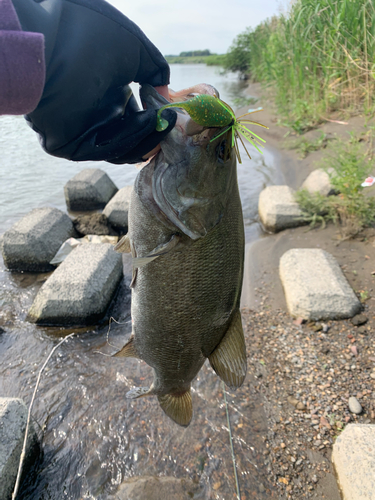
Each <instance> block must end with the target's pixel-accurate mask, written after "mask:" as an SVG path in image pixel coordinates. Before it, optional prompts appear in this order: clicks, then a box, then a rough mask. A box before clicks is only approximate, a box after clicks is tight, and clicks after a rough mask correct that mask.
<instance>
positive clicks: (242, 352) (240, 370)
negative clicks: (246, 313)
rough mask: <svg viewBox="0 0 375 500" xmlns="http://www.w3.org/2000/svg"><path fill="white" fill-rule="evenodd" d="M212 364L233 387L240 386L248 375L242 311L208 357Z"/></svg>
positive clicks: (236, 315)
mask: <svg viewBox="0 0 375 500" xmlns="http://www.w3.org/2000/svg"><path fill="white" fill-rule="evenodd" d="M208 359H209V361H210V365H211V366H212V368H213V369H214V370H215V372H216V373H217V374H218V375H219V377H220V378H221V379H222V380H223V381H224V383H225V384H226V385H227V386H228V387H230V388H231V389H236V388H237V387H240V386H241V385H242V383H243V381H244V380H245V376H246V367H247V361H246V346H245V338H244V334H243V329H242V322H241V313H240V311H239V310H237V311H236V313H235V315H234V317H233V319H232V322H231V324H230V326H229V328H228V330H227V332H226V333H225V335H224V337H223V339H222V340H221V342H220V344H219V345H218V346H217V347H216V349H215V350H214V351H213V353H212V354H211V355H210V356H209V357H208Z"/></svg>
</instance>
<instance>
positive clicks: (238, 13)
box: [107, 0, 287, 55]
mask: <svg viewBox="0 0 375 500" xmlns="http://www.w3.org/2000/svg"><path fill="white" fill-rule="evenodd" d="M107 1H109V3H111V4H112V5H114V6H115V7H116V8H117V9H118V10H120V11H121V12H122V13H123V14H125V15H126V16H127V17H129V18H130V19H131V20H132V21H134V22H135V23H136V24H138V26H139V27H140V28H141V29H142V31H143V32H144V33H145V34H146V35H147V37H148V38H149V39H150V40H151V41H152V42H153V43H154V44H155V45H156V46H157V47H158V49H159V50H160V52H161V53H162V54H163V55H170V54H173V55H178V54H179V53H180V52H183V51H187V50H205V49H209V50H210V51H211V52H213V53H217V54H224V53H226V52H227V50H228V49H229V47H230V45H231V44H232V42H233V40H234V38H235V37H236V36H237V35H238V34H239V33H241V32H242V31H244V30H245V29H246V28H247V27H248V26H250V27H252V28H255V27H256V26H257V25H258V24H259V23H260V22H261V21H263V20H265V19H267V18H268V17H272V16H273V15H274V14H278V13H279V12H280V10H284V11H285V5H286V4H287V0H215V1H212V0H210V1H207V0H206V1H205V0H184V1H182V0H107Z"/></svg>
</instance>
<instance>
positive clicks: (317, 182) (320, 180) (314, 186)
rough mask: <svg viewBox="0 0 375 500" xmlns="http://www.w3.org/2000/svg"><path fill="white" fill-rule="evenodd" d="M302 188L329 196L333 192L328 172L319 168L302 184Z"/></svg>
mask: <svg viewBox="0 0 375 500" xmlns="http://www.w3.org/2000/svg"><path fill="white" fill-rule="evenodd" d="M302 189H306V190H307V191H309V193H312V194H313V193H320V194H322V195H323V196H328V195H329V194H332V193H333V188H332V185H331V180H330V178H329V175H328V173H327V172H325V171H324V170H322V169H321V168H318V169H316V170H314V171H313V172H311V173H310V175H309V176H308V177H307V179H306V180H305V181H304V183H303V184H302Z"/></svg>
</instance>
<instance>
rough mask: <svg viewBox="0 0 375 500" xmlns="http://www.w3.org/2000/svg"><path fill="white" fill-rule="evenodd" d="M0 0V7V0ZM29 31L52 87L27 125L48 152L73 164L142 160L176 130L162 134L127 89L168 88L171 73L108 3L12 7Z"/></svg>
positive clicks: (67, 0) (70, 0)
mask: <svg viewBox="0 0 375 500" xmlns="http://www.w3.org/2000/svg"><path fill="white" fill-rule="evenodd" d="M0 1H1V0H0ZM13 4H14V7H15V9H16V12H17V14H18V18H19V20H20V22H21V26H22V28H23V29H24V30H26V31H36V32H40V33H43V34H44V35H45V57H46V68H47V69H46V83H45V86H44V90H43V95H42V98H41V100H40V102H39V104H38V106H37V108H36V109H35V110H34V111H32V112H31V113H29V114H28V116H27V120H28V121H29V123H30V124H31V126H32V128H33V129H34V130H35V131H36V132H38V134H39V136H40V138H41V142H42V146H43V148H44V149H45V150H46V151H47V152H48V153H50V154H52V155H54V156H59V157H62V158H67V159H70V160H75V161H83V160H107V161H111V162H114V163H125V162H126V163H133V162H136V161H139V160H140V159H141V158H142V157H143V156H144V155H145V154H146V153H147V152H148V151H150V150H151V149H152V148H154V147H155V146H156V145H157V144H158V143H159V142H160V141H161V140H162V139H163V137H164V136H165V135H166V134H167V133H168V132H169V130H170V129H171V128H172V127H173V126H174V123H175V119H176V118H175V114H174V113H170V114H168V116H167V120H168V121H169V123H170V126H169V127H168V128H167V130H166V131H165V132H162V133H160V132H156V131H155V126H156V112H155V111H154V110H139V109H138V106H137V103H136V101H135V99H134V96H133V95H132V94H131V91H130V88H129V87H128V84H129V83H130V82H132V81H135V82H139V83H141V84H142V83H146V82H147V83H150V84H151V85H153V86H155V87H158V86H161V87H163V86H165V85H168V83H169V67H168V64H167V63H166V61H165V60H164V58H163V56H162V55H161V54H160V52H159V51H158V49H156V47H155V46H154V45H153V44H152V43H151V42H150V41H149V40H148V39H147V37H146V36H145V35H144V34H143V33H142V31H141V30H140V29H139V28H138V27H137V26H136V25H135V24H134V23H132V21H130V20H129V19H128V18H126V17H125V16H124V15H122V14H121V13H120V12H118V11H117V10H116V9H115V8H114V7H112V6H110V5H109V4H107V3H106V2H104V1H103V0H42V1H40V2H35V1H34V0H13Z"/></svg>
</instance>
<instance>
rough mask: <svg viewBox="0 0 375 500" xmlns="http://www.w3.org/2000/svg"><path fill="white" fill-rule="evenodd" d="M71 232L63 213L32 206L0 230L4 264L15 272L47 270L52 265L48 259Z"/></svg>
mask: <svg viewBox="0 0 375 500" xmlns="http://www.w3.org/2000/svg"><path fill="white" fill-rule="evenodd" d="M74 235H75V231H74V227H73V223H72V221H71V220H70V218H69V217H68V216H67V214H64V212H61V210H58V209H57V208H49V207H44V208H35V209H34V210H32V211H31V212H29V213H28V214H27V215H25V216H24V217H22V219H20V220H19V221H18V222H16V223H15V224H14V225H13V226H12V227H11V228H10V229H9V230H8V231H6V232H5V233H4V236H3V240H2V254H3V258H4V263H5V265H6V266H7V267H8V268H9V269H11V270H15V271H35V272H47V271H51V270H53V269H54V266H52V265H51V264H50V263H49V262H50V261H51V260H52V259H53V257H54V255H55V254H56V252H57V251H58V249H59V248H60V246H61V245H62V243H64V241H65V240H67V239H68V238H70V237H71V236H74Z"/></svg>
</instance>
